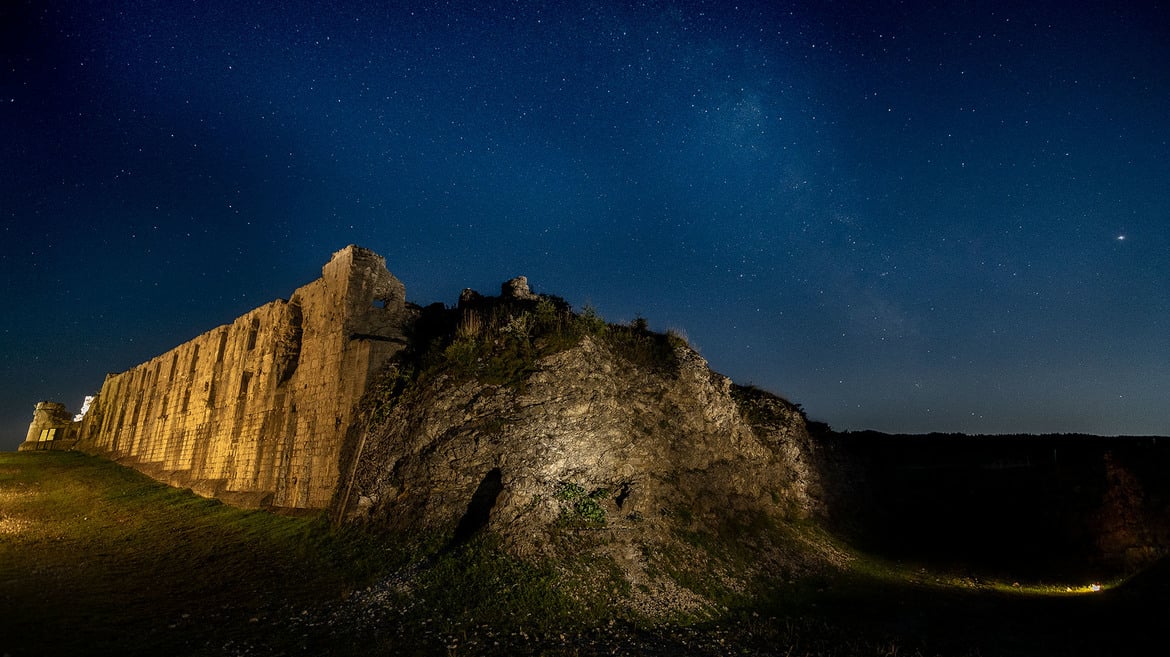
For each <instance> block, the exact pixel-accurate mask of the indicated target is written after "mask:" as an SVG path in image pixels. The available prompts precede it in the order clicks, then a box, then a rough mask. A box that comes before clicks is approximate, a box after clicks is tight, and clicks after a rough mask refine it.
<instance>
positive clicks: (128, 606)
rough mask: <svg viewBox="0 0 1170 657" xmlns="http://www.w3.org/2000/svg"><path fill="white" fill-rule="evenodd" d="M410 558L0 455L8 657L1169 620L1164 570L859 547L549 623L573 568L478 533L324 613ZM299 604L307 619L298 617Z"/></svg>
mask: <svg viewBox="0 0 1170 657" xmlns="http://www.w3.org/2000/svg"><path fill="white" fill-rule="evenodd" d="M404 558H405V557H404V556H403V553H402V552H401V551H395V550H390V549H388V548H386V547H384V545H383V544H380V543H379V542H377V541H375V540H371V538H370V537H368V536H362V535H358V534H349V535H342V536H338V535H335V534H331V533H330V532H328V531H327V530H326V528H325V527H324V526H323V525H322V524H321V523H320V522H319V521H317V520H314V519H304V518H285V517H278V516H273V515H270V514H267V513H263V512H254V511H241V510H238V509H233V508H230V507H226V506H224V505H222V504H219V503H217V502H214V501H209V500H204V499H201V498H198V497H195V496H193V495H191V494H190V493H187V492H184V491H179V490H175V489H171V488H168V487H166V486H163V485H161V484H157V483H155V482H153V481H151V480H149V479H147V478H145V477H143V476H142V475H139V474H138V473H136V472H133V471H131V470H128V469H125V468H122V467H120V466H117V465H115V464H112V463H109V462H106V461H103V460H101V459H96V458H91V457H86V456H82V455H79V454H70V453H35V454H27V453H26V454H5V453H0V653H4V654H10V655H13V656H14V657H18V656H20V655H51V654H62V655H64V654H70V655H74V654H106V653H117V654H168V655H175V654H393V655H398V654H428V653H429V654H489V653H494V654H516V653H524V654H544V655H580V654H614V653H615V652H616V653H617V654H702V655H722V654H732V653H734V654H745V655H747V654H777V655H794V656H795V655H873V654H879V655H880V654H885V655H933V654H945V655H968V656H969V655H1068V654H1084V655H1096V654H1142V653H1143V652H1145V650H1143V648H1144V647H1145V643H1144V642H1145V641H1147V640H1150V639H1155V638H1157V636H1158V632H1157V631H1156V630H1155V629H1154V628H1157V627H1165V626H1166V621H1168V620H1170V608H1168V606H1167V602H1168V599H1170V598H1168V597H1167V596H1166V594H1165V590H1166V589H1165V586H1164V585H1165V583H1166V581H1167V579H1168V578H1167V577H1166V572H1165V571H1166V569H1165V568H1161V569H1154V570H1153V571H1152V572H1151V574H1149V575H1148V576H1146V577H1144V578H1138V579H1137V580H1135V581H1134V582H1132V583H1131V584H1130V585H1127V586H1123V587H1120V588H1119V589H1118V590H1115V591H1109V592H1105V593H1101V594H1096V595H1068V594H1063V586H1060V587H1056V588H1052V587H1049V588H1044V587H1031V586H1030V585H1031V583H1029V582H1024V586H1023V587H1021V588H1020V589H1018V590H1014V589H1011V587H1010V586H1009V587H1007V588H1008V589H1009V590H1003V587H997V586H995V585H994V583H979V582H977V581H976V580H975V579H972V578H961V579H955V578H951V577H947V576H943V575H940V574H938V573H932V572H926V571H922V570H920V569H917V568H913V567H909V566H903V565H897V564H888V563H882V562H878V561H875V560H871V559H867V558H864V557H862V558H857V559H855V560H854V561H853V564H854V565H853V568H852V569H851V570H850V571H848V572H844V573H839V574H825V575H820V576H816V577H810V578H807V579H804V580H798V581H795V582H791V583H786V582H781V583H777V587H776V588H775V590H774V591H772V593H771V594H770V595H768V596H767V599H764V600H760V601H759V602H758V603H757V604H755V605H754V606H750V607H741V608H738V609H733V610H732V611H731V612H730V613H729V614H728V615H727V617H726V618H723V619H721V620H718V621H713V622H707V623H703V624H699V625H689V626H688V625H682V626H679V625H675V626H657V627H641V628H639V627H637V626H633V625H629V624H624V623H622V622H620V621H619V622H618V623H617V625H616V626H615V625H611V624H610V623H609V622H608V620H607V618H606V617H605V615H604V611H603V610H597V609H596V608H594V609H592V610H591V611H590V612H589V613H590V615H587V616H586V617H583V618H582V617H578V620H585V621H586V623H588V622H593V623H596V624H597V625H598V626H600V629H596V628H593V629H591V628H590V627H588V626H586V627H582V626H581V625H580V624H578V625H576V627H575V628H569V627H568V626H565V627H561V628H558V627H557V626H556V624H555V623H554V624H551V625H550V624H548V623H540V622H534V619H536V618H538V617H540V616H541V615H542V614H544V613H545V612H546V611H548V610H550V609H552V608H555V607H558V606H563V605H564V604H565V601H566V598H565V597H564V595H563V592H562V591H559V590H558V584H559V583H560V582H563V581H564V580H558V579H557V578H556V577H555V576H554V574H553V573H552V572H551V571H549V570H541V569H540V568H532V567H528V566H524V565H519V564H516V563H515V562H510V561H508V560H506V559H501V557H500V556H499V554H498V552H494V551H492V550H491V549H490V544H485V543H483V542H480V543H478V544H473V545H471V546H469V547H467V548H465V549H462V550H457V551H455V552H453V553H449V554H446V555H441V556H438V557H432V558H431V559H429V560H427V561H425V562H422V563H424V564H426V565H428V566H429V567H426V568H424V569H423V570H422V574H418V575H415V576H414V577H413V579H412V589H411V590H412V592H410V593H393V592H392V593H391V594H390V595H389V596H388V597H387V598H385V601H386V602H387V603H388V605H387V608H388V609H389V611H385V610H383V611H378V612H377V613H375V614H373V615H372V616H369V617H370V618H373V620H372V621H369V620H362V622H353V618H352V617H351V618H350V619H349V620H348V621H347V620H345V619H344V618H343V619H342V620H340V621H336V622H335V621H334V620H333V619H336V618H337V616H336V615H331V613H332V612H331V611H330V610H335V609H339V608H340V609H346V608H347V607H346V606H345V605H340V604H338V603H339V601H340V599H341V598H342V596H343V595H344V594H346V593H347V592H348V591H350V590H353V589H355V588H358V589H360V588H361V587H363V586H364V585H365V584H366V583H368V582H369V581H370V579H371V578H372V577H374V576H376V575H379V574H386V573H387V572H389V571H391V570H393V568H394V566H395V565H398V564H402V563H404V561H403V559H404ZM359 597H360V596H359ZM353 606H354V605H350V607H353ZM362 609H363V610H364V609H365V608H364V607H363V608H362ZM302 611H305V612H307V614H302V613H301V612H302ZM361 613H362V614H363V619H364V618H366V612H365V611H362V612H361ZM557 613H561V614H564V613H566V611H565V610H564V609H558V610H557ZM568 613H571V612H568ZM302 617H304V618H308V619H311V621H306V622H297V621H294V620H290V619H300V618H302ZM565 617H567V616H565ZM424 621H427V622H424ZM433 628H437V629H433ZM449 646H454V647H453V648H452V647H449Z"/></svg>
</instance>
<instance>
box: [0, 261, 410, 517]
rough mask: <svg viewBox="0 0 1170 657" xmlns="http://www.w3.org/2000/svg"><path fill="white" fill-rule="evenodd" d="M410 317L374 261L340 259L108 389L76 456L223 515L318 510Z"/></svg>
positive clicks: (83, 429)
mask: <svg viewBox="0 0 1170 657" xmlns="http://www.w3.org/2000/svg"><path fill="white" fill-rule="evenodd" d="M410 313H411V311H410V310H409V309H408V308H407V306H406V290H405V287H404V286H403V285H402V283H401V282H400V281H398V279H396V278H395V277H394V276H393V275H391V274H390V272H389V271H387V269H386V262H385V259H383V258H382V257H381V256H379V255H377V254H375V253H374V252H372V251H369V250H366V249H363V248H360V247H357V246H353V245H350V246H348V247H346V248H344V249H342V250H341V251H338V252H337V253H335V254H333V258H332V259H331V260H330V261H329V262H328V263H327V264H326V265H325V266H324V268H323V269H322V275H321V278H319V279H317V280H315V281H313V282H312V283H309V284H308V285H305V286H303V287H301V288H299V289H297V290H296V291H295V292H294V293H293V294H292V296H291V297H290V298H289V299H288V300H287V301H286V300H283V299H281V300H276V301H273V302H271V303H268V304H265V305H263V306H260V307H259V308H256V309H255V310H252V311H250V312H248V313H246V314H244V315H243V316H241V317H239V318H237V319H236V320H235V321H233V322H232V323H231V324H227V325H224V326H220V327H217V328H214V329H212V330H210V331H208V332H206V333H204V334H202V335H200V336H198V337H196V338H195V339H193V340H190V341H188V342H185V343H183V344H181V345H179V346H178V347H175V348H174V349H171V350H170V351H168V352H166V353H164V354H161V355H159V356H156V357H155V358H152V359H151V360H149V361H147V362H145V363H142V364H141V365H138V366H136V367H133V368H131V369H129V370H127V371H125V372H121V373H119V374H110V375H107V376H106V379H105V382H104V383H103V384H102V389H101V392H100V393H99V394H98V396H97V399H96V400H95V401H94V402H93V404H92V406H91V408H90V410H89V412H88V413H87V414H86V415H85V417H84V418H82V420H81V421H80V422H79V423H77V425H78V426H76V427H75V428H74V430H75V431H76V437H77V440H78V443H77V447H78V449H81V450H83V451H86V452H90V453H96V454H102V455H105V456H108V457H111V458H113V459H115V460H118V461H119V462H122V463H125V464H127V465H130V466H132V467H134V468H136V469H138V470H141V471H143V472H145V473H146V474H148V475H150V476H152V477H154V478H156V479H159V480H161V481H166V482H167V483H169V484H171V485H175V486H183V487H190V488H192V489H193V490H194V491H195V492H197V493H199V494H201V495H205V496H209V497H217V498H220V499H223V500H224V501H227V502H230V503H232V504H236V505H240V506H271V507H276V508H287V509H323V508H325V507H326V506H328V505H329V502H330V500H331V498H332V496H333V493H334V491H335V490H336V488H337V484H338V481H339V471H338V463H339V460H340V455H341V451H342V448H343V445H344V444H345V441H346V438H347V436H348V435H349V434H350V432H351V431H353V430H354V429H353V426H354V424H355V420H356V417H355V413H356V405H357V402H358V401H359V399H360V398H361V396H362V394H363V393H364V392H365V389H366V384H367V381H368V380H369V378H370V375H371V374H372V373H374V372H375V371H376V370H377V369H378V368H379V367H380V366H381V365H382V364H383V363H384V362H385V361H386V360H387V359H388V358H390V357H391V356H393V355H394V354H396V353H398V352H399V351H400V350H401V349H402V348H403V347H404V346H405V344H406V339H405V336H404V326H406V325H407V323H408V319H409V317H408V316H409V314H410ZM42 405H43V404H41V405H38V407H37V408H38V413H40V411H41V410H42V409H41V406H42ZM46 412H47V411H46ZM41 415H45V414H44V413H41ZM45 417H47V415H46V416H45ZM38 420H40V424H44V423H45V421H46V420H45V418H42V417H41V416H40V415H37V416H34V422H33V424H38ZM39 426H40V425H38V427H39ZM41 428H43V427H41ZM39 430H40V429H39V428H38V438H39V436H40V434H39ZM32 431H33V427H32V426H30V434H29V435H30V436H31V435H32ZM27 445H28V443H27V442H26V446H22V447H23V448H27Z"/></svg>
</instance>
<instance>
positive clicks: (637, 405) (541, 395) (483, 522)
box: [341, 284, 820, 594]
mask: <svg viewBox="0 0 1170 657" xmlns="http://www.w3.org/2000/svg"><path fill="white" fill-rule="evenodd" d="M509 287H510V285H509V284H505V289H504V291H505V294H504V296H502V297H501V299H506V300H516V299H522V298H523V297H521V296H516V295H514V293H511V292H509ZM525 287H527V286H526V285H525ZM534 297H535V295H534ZM534 303H535V302H534ZM539 303H540V304H548V303H550V302H548V301H547V300H546V301H540V302H539ZM520 308H523V305H522V304H521V306H520ZM540 308H541V307H540V306H539V305H538V306H536V310H534V311H533V312H532V313H529V312H528V311H525V310H522V309H518V308H517V306H516V304H512V306H511V309H510V310H508V311H502V310H500V309H499V308H496V309H493V310H490V311H489V310H487V309H484V308H483V307H482V306H481V310H480V312H481V314H484V315H489V316H493V317H495V323H496V324H498V325H499V326H501V327H502V328H501V329H500V331H499V332H498V333H496V334H492V333H491V331H490V330H487V329H484V330H483V332H482V333H481V334H480V337H479V338H478V340H479V342H480V344H489V345H493V346H489V347H487V348H486V349H485V350H484V351H483V352H482V353H481V354H480V356H479V357H478V359H476V360H470V362H472V364H473V369H474V366H475V364H480V363H485V362H489V361H491V359H493V358H495V357H496V356H494V355H493V354H495V353H496V352H497V351H504V352H508V353H511V351H514V350H517V349H521V348H522V346H523V345H524V344H531V345H532V346H533V349H534V350H535V351H536V352H537V353H538V354H539V355H538V356H537V357H535V358H534V360H533V361H532V363H531V366H530V367H529V368H527V369H526V370H525V372H526V373H525V374H523V375H522V376H520V378H519V380H513V381H509V382H503V383H501V382H497V381H491V380H489V379H490V377H484V376H474V375H472V376H468V375H467V373H466V372H465V371H464V370H461V369H460V367H459V366H458V365H451V364H448V365H446V366H440V367H438V368H432V369H431V370H429V371H428V372H427V373H426V374H424V375H422V376H419V377H418V378H417V380H416V381H415V382H414V383H413V384H411V385H410V386H409V387H407V388H406V389H405V390H403V391H402V392H398V393H395V395H394V396H393V399H392V408H391V410H390V411H389V412H388V413H385V414H383V415H381V417H380V419H379V420H378V421H375V422H371V423H370V425H369V426H368V432H367V435H366V436H365V437H364V440H363V446H362V448H361V452H360V454H359V455H358V456H357V458H356V461H355V464H356V466H355V467H354V468H353V473H354V474H353V481H352V485H351V486H349V487H348V494H347V495H345V496H343V499H342V501H341V504H342V505H343V509H341V510H342V511H343V512H344V514H345V515H346V516H347V517H349V518H350V519H351V520H364V521H366V522H370V523H373V524H376V525H379V526H389V527H391V528H395V529H399V530H408V531H412V532H421V533H428V532H429V533H435V534H439V535H447V536H450V537H451V540H452V541H453V542H456V543H457V542H459V541H461V540H466V539H467V538H468V537H470V536H471V535H472V534H474V533H475V532H477V531H480V530H484V529H486V530H488V531H490V532H491V533H493V534H495V535H497V536H500V537H502V538H503V540H504V542H505V544H506V545H508V546H509V547H510V548H511V549H512V550H513V551H515V552H516V553H519V554H531V553H542V552H544V551H547V550H550V549H553V548H552V544H553V543H554V542H555V541H556V540H557V536H558V535H563V534H564V530H565V528H566V527H568V528H570V529H572V530H574V531H577V532H586V533H587V534H588V536H589V539H588V541H590V542H591V543H595V544H598V545H601V546H603V547H602V548H601V549H603V550H604V551H605V552H606V553H607V554H609V555H610V556H611V557H613V558H614V560H615V561H617V562H618V563H619V565H620V566H621V567H622V568H623V570H624V571H625V572H626V573H627V577H628V578H629V579H630V580H631V581H639V577H640V575H639V573H642V574H644V571H645V569H646V568H647V557H646V554H647V551H648V550H650V551H657V550H660V549H661V548H662V546H663V544H664V543H669V542H675V543H677V542H678V537H677V533H678V532H685V531H688V530H693V529H700V528H705V529H710V528H712V527H716V526H718V525H719V523H724V522H731V523H733V524H738V525H745V526H746V525H751V524H753V523H758V522H765V523H768V522H780V521H783V520H786V519H792V518H802V517H805V516H807V515H808V514H809V513H811V512H813V511H815V510H816V508H817V505H818V500H817V496H818V494H819V490H820V487H819V482H818V480H817V478H816V476H815V474H814V472H813V470H812V468H811V467H810V465H809V464H810V462H811V457H812V453H811V452H812V450H813V449H814V448H813V445H812V444H811V442H810V440H809V437H808V434H807V432H806V430H805V422H804V418H803V415H802V414H801V413H800V412H799V410H798V409H797V408H795V407H794V406H792V405H791V404H789V403H787V402H785V401H783V400H781V399H779V398H777V397H774V396H772V395H769V394H767V393H763V392H760V391H756V390H752V389H744V388H740V387H737V386H734V385H733V384H732V382H731V381H730V380H729V379H727V378H726V377H724V376H721V375H719V374H717V373H715V372H713V371H711V370H710V369H709V368H708V366H707V363H706V361H704V360H703V358H702V357H701V356H700V355H699V354H698V353H696V352H695V351H694V350H693V349H691V348H690V347H689V346H687V345H686V343H685V342H684V341H682V340H681V339H679V338H675V337H668V336H661V335H658V334H651V333H648V332H646V333H642V332H641V331H644V329H634V328H630V327H609V328H605V329H601V330H597V331H596V332H595V333H593V334H588V333H587V334H586V335H583V336H581V337H579V338H578V339H576V341H574V342H572V343H571V345H570V346H568V347H567V348H560V349H549V348H547V346H542V345H546V343H545V342H544V341H545V340H551V339H552V338H547V337H541V334H540V330H539V328H534V324H533V322H531V321H528V320H527V319H525V318H527V317H530V316H531V315H535V316H536V317H538V318H539V316H540V315H541V313H542V310H541V309H540ZM543 312H549V311H548V306H545V307H544V311H543ZM534 322H535V326H539V319H537V320H534ZM469 323H471V324H474V322H468V319H467V315H466V311H465V314H464V316H463V319H462V320H461V323H460V325H461V326H466V325H467V324H469ZM516 325H522V326H527V327H528V328H527V329H526V330H525V331H516V330H514V329H512V328H510V327H514V326H516ZM619 330H620V331H624V333H622V335H623V336H627V337H625V338H623V339H627V340H633V339H637V340H642V341H643V342H649V341H656V344H658V345H659V347H656V349H657V351H655V352H654V353H653V358H646V357H638V356H637V354H634V355H633V356H631V355H630V354H628V353H626V351H625V350H623V348H621V344H620V343H618V342H617V341H616V340H615V338H613V336H612V332H616V331H619ZM607 331H608V332H611V333H607ZM517 336H519V337H517ZM459 344H460V343H459V341H458V339H457V340H456V342H455V343H453V345H454V346H453V347H450V348H448V351H447V353H448V354H451V353H453V351H458V350H457V349H455V347H457V346H458V345H459ZM517 345H520V346H519V347H518V346H517ZM400 375H401V372H400V371H399V370H397V369H392V371H391V372H390V374H389V375H388V378H390V379H393V378H394V377H395V376H400ZM676 547H677V546H676ZM657 593H661V592H660V591H659V592H656V594H657Z"/></svg>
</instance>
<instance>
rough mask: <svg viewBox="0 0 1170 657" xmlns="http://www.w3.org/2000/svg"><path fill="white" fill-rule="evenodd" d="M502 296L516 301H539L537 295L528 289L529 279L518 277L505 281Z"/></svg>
mask: <svg viewBox="0 0 1170 657" xmlns="http://www.w3.org/2000/svg"><path fill="white" fill-rule="evenodd" d="M500 295H501V296H502V297H503V298H505V299H514V300H516V301H535V300H537V299H539V298H540V297H538V296H537V295H535V294H533V293H532V290H530V289H528V277H527V276H517V277H516V278H513V279H510V280H507V281H504V284H503V285H501V286H500Z"/></svg>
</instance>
